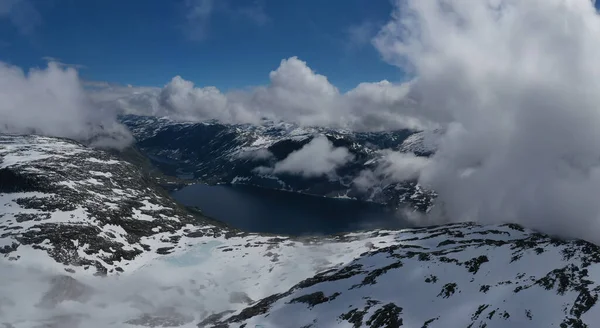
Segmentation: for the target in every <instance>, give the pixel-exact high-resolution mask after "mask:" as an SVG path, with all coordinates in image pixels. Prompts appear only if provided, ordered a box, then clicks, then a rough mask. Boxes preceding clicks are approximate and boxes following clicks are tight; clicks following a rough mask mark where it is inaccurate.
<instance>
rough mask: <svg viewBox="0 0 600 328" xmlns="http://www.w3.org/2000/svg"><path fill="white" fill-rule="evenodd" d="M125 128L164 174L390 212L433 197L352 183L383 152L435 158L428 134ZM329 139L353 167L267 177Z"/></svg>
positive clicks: (403, 186) (411, 186) (140, 123)
mask: <svg viewBox="0 0 600 328" xmlns="http://www.w3.org/2000/svg"><path fill="white" fill-rule="evenodd" d="M121 121H122V122H123V123H124V124H125V125H127V126H128V127H129V128H130V129H131V131H132V132H133V134H134V136H135V138H136V140H137V146H138V147H139V148H140V149H141V151H142V152H143V153H144V154H146V155H147V156H148V157H149V158H150V159H151V160H152V161H153V163H154V164H155V165H156V166H158V167H160V168H161V170H162V171H163V172H165V173H166V174H170V175H173V176H178V177H181V178H187V179H194V180H199V181H202V182H206V183H238V184H250V185H256V186H261V187H265V188H272V189H281V190H288V191H295V192H301V193H307V194H313V195H319V196H326V197H344V198H355V199H360V200H368V201H374V202H378V203H383V204H389V205H392V206H404V205H407V206H410V207H413V208H416V209H418V210H422V211H425V210H426V209H427V208H428V207H429V206H430V205H431V198H432V194H431V193H428V192H426V191H425V190H423V189H422V188H420V187H419V186H418V185H417V184H416V183H415V182H414V181H406V182H403V183H390V184H386V185H383V186H378V188H375V189H370V190H362V189H361V188H358V187H357V186H356V185H355V184H354V183H353V182H354V180H355V179H356V178H357V177H358V176H360V174H361V172H362V171H363V170H365V169H372V168H373V167H374V166H375V165H377V160H378V159H380V158H381V157H382V155H383V150H395V151H403V152H414V153H415V154H417V155H419V156H429V155H430V154H432V153H433V151H434V145H432V143H431V142H430V139H431V138H424V134H423V133H417V134H415V131H410V130H400V131H392V132H378V133H375V132H371V133H368V132H352V131H345V130H332V129H325V128H308V127H299V126H296V125H293V124H288V123H273V122H264V124H263V125H227V124H220V123H217V122H208V123H207V122H204V123H186V122H183V123H182V122H174V121H171V120H169V119H166V118H156V117H143V116H131V115H130V116H124V117H122V118H121ZM317 135H325V136H326V137H327V138H328V139H329V141H330V142H331V143H332V144H333V146H334V147H345V148H347V149H348V151H349V153H350V154H351V155H352V156H353V160H351V161H350V162H348V163H346V164H344V165H343V166H341V167H339V168H337V169H336V170H335V173H334V174H332V175H327V176H318V177H305V176H300V175H295V174H288V173H279V174H273V173H265V172H262V171H257V170H256V168H258V167H270V166H273V165H274V164H275V163H276V162H278V161H281V160H283V159H285V158H286V157H287V156H288V155H290V154H291V153H292V152H294V151H298V150H299V149H301V148H302V147H304V146H305V145H307V144H308V143H309V142H310V141H311V140H312V139H313V138H314V137H315V136H317Z"/></svg>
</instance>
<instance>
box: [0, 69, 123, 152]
mask: <svg viewBox="0 0 600 328" xmlns="http://www.w3.org/2000/svg"><path fill="white" fill-rule="evenodd" d="M0 132H4V133H37V134H43V135H51V136H58V137H66V138H72V139H76V140H80V141H83V142H88V143H92V144H93V145H97V146H110V147H123V146H126V145H127V144H128V143H129V142H131V141H132V137H131V135H130V133H129V132H128V131H127V129H126V128H125V127H124V126H122V125H120V124H118V123H117V122H116V119H115V114H114V112H111V111H107V110H102V109H100V108H97V107H96V106H95V105H94V104H93V102H92V101H91V100H90V99H89V97H88V95H87V94H86V92H85V90H84V89H83V87H82V85H81V83H80V81H79V77H78V75H77V71H76V70H75V69H72V68H61V67H60V66H59V65H58V64H56V63H49V64H48V68H46V69H43V70H40V69H32V70H31V71H29V73H28V74H25V73H24V72H23V71H22V70H21V69H20V68H18V67H15V66H10V65H8V64H5V63H2V62H0Z"/></svg>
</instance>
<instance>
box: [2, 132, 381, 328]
mask: <svg viewBox="0 0 600 328" xmlns="http://www.w3.org/2000/svg"><path fill="white" fill-rule="evenodd" d="M0 200H1V203H0V205H1V206H0V251H1V252H0V253H1V256H0V275H2V276H3V277H7V278H5V279H0V295H2V297H0V313H1V314H2V315H0V324H1V323H7V324H11V325H13V326H14V327H30V326H36V324H39V323H40V322H46V321H48V320H50V321H51V322H53V321H52V320H54V319H53V318H55V317H57V316H58V315H63V314H65V313H66V314H68V315H67V317H65V318H62V317H61V318H62V319H60V320H62V321H61V322H64V321H65V320H67V321H68V320H71V319H73V318H77V320H75V319H73V320H75V321H77V322H85V325H83V326H84V327H89V324H90V323H94V325H96V324H97V325H98V326H100V327H102V326H103V325H104V326H103V327H106V326H117V327H120V326H123V325H125V321H128V320H134V322H146V321H147V322H151V321H153V320H155V321H161V320H162V321H164V322H169V321H170V320H175V321H177V320H180V319H181V320H182V322H185V323H188V324H189V323H191V322H196V321H198V322H199V321H200V320H203V319H205V317H206V316H208V315H210V314H213V313H216V312H221V311H225V310H236V309H240V308H242V307H243V306H244V302H246V303H247V302H249V300H255V299H260V298H263V297H266V296H268V295H270V294H271V293H273V292H283V291H285V290H287V289H288V288H289V287H290V286H292V285H293V284H294V283H296V282H298V281H300V280H302V279H306V278H308V277H310V276H312V275H314V274H315V273H316V272H317V271H319V270H323V269H325V268H328V267H331V266H335V265H344V264H345V263H348V262H349V261H351V260H353V259H354V258H356V257H357V256H358V255H359V254H360V253H362V252H364V251H366V250H367V249H368V245H367V244H366V242H365V241H364V240H363V239H364V238H367V237H369V238H371V239H372V238H375V239H374V240H379V239H378V238H382V240H385V239H387V238H389V237H387V236H381V237H378V236H379V234H380V233H379V232H369V233H362V234H357V235H348V236H334V237H322V238H302V239H300V238H289V237H283V236H262V235H256V234H247V233H244V232H241V231H237V230H235V229H231V228H228V227H225V226H222V225H220V224H219V223H218V222H213V221H211V220H209V219H206V218H203V217H199V216H198V215H192V214H190V213H189V212H187V211H186V210H185V209H183V208H181V207H179V206H178V205H177V204H176V203H174V202H173V201H172V200H171V199H170V198H169V197H168V195H166V194H164V193H163V192H162V191H161V190H160V189H157V188H156V186H155V185H154V184H153V183H152V181H150V180H149V179H148V178H146V177H145V175H144V173H143V172H142V171H141V170H140V169H138V168H136V167H134V166H133V165H131V164H129V163H127V162H124V161H122V160H120V159H118V158H116V157H114V156H112V155H110V154H108V153H106V152H103V151H99V150H95V149H91V148H87V147H84V146H83V145H80V144H78V143H75V142H72V141H68V140H63V139H56V138H48V137H40V136H9V135H0ZM31 269H33V270H34V271H33V272H34V273H31V272H30V270H31ZM24 270H25V271H24ZM98 274H99V275H108V276H109V277H108V278H104V279H100V278H95V277H94V276H95V275H98ZM64 275H66V276H64ZM110 276H115V277H117V278H111V277H110ZM24 277H28V279H29V280H34V281H35V284H34V285H36V288H35V291H30V292H29V293H30V294H31V295H28V296H27V297H23V293H22V290H23V289H21V288H18V286H21V285H24V286H23V288H24V289H27V286H29V285H30V284H32V283H33V282H34V281H27V279H25V280H24ZM65 277H71V278H72V279H71V278H65ZM124 277H125V278H124ZM57 279H58V280H57ZM65 279H66V280H65ZM99 279H100V280H99ZM57 281H58V282H57ZM139 281H144V282H145V284H144V285H139V286H138V285H137V284H136V283H137V282H139ZM56 284H58V286H59V287H55V285H56ZM122 284H123V285H122ZM64 285H66V286H64ZM121 285H122V287H125V286H129V285H133V286H138V288H133V287H132V288H124V289H122V288H121ZM60 286H63V287H60ZM84 286H87V287H84ZM174 286H176V288H175V287H174ZM56 288H59V289H61V288H64V289H66V290H70V289H72V288H74V289H75V295H71V294H70V292H65V293H66V295H64V294H60V293H59V294H60V295H59V297H58V298H59V300H58V301H56V300H55V301H54V303H52V302H50V303H52V309H50V310H48V311H40V308H39V305H40V303H39V302H37V301H38V300H40V302H41V300H44V299H45V298H48V297H50V298H54V297H51V296H47V294H46V291H47V292H48V293H51V294H52V291H53V290H55V289H56ZM88 289H89V290H90V291H91V290H93V291H94V292H93V293H92V294H93V295H94V296H90V298H91V299H92V300H95V301H94V302H91V303H90V302H87V300H88V299H89V298H87V297H86V298H85V299H86V304H87V305H86V306H85V307H83V308H78V307H76V308H71V305H69V303H68V302H64V301H65V300H69V299H74V300H79V301H81V299H79V296H82V295H80V294H81V293H83V290H88ZM115 289H116V291H115ZM106 291H110V293H107V292H106ZM121 293H122V294H121ZM156 293H158V294H160V295H161V297H156ZM85 294H87V293H85ZM171 294H172V295H171ZM5 298H6V299H5ZM62 298H65V299H62ZM240 300H241V301H240ZM112 302H114V303H115V304H119V307H118V309H116V310H118V311H117V312H118V313H116V314H115V313H112V312H110V311H114V310H115V309H112V308H111V309H105V308H104V307H105V306H106V305H105V304H107V303H112ZM180 302H185V303H186V304H188V305H190V304H193V305H194V307H193V308H188V307H186V308H183V309H178V311H175V312H173V311H171V310H170V309H171V307H172V306H173V304H179V303H180ZM42 303H43V302H42ZM190 306H191V305H190ZM106 311H109V312H110V313H107V312H106ZM165 311H166V312H165ZM121 312H122V313H121ZM84 314H85V316H84V317H82V316H83V315H84ZM136 318H138V319H140V318H141V319H140V320H141V321H135V319H136ZM169 318H170V319H169ZM176 318H179V319H176ZM182 318H184V319H185V320H184V319H182ZM57 320H59V319H57ZM107 320H108V321H107ZM69 322H70V321H69ZM17 323H20V325H17Z"/></svg>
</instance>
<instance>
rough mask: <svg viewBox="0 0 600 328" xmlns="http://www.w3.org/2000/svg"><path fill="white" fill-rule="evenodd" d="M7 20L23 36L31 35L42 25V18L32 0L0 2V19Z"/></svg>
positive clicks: (2, 0) (3, 0)
mask: <svg viewBox="0 0 600 328" xmlns="http://www.w3.org/2000/svg"><path fill="white" fill-rule="evenodd" d="M2 18H6V19H9V20H10V22H11V23H12V24H13V25H14V26H15V27H16V28H17V29H18V30H19V32H20V33H21V34H23V35H31V34H33V32H34V31H35V29H36V28H37V27H38V26H39V25H40V24H41V23H42V16H41V15H40V13H39V12H38V10H37V9H36V8H35V6H34V5H33V3H31V1H30V0H0V19H2Z"/></svg>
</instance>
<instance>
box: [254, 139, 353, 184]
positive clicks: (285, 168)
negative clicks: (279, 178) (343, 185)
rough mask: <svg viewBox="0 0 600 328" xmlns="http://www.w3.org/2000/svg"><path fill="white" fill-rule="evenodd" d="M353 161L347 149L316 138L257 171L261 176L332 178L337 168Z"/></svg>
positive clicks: (327, 140)
mask: <svg viewBox="0 0 600 328" xmlns="http://www.w3.org/2000/svg"><path fill="white" fill-rule="evenodd" d="M353 159H354V155H352V154H351V153H350V151H349V150H348V148H346V147H335V146H334V145H333V143H332V142H331V141H329V139H327V137H325V136H318V137H315V138H313V139H312V140H311V141H310V142H309V143H307V144H306V145H304V147H302V148H300V149H299V150H296V151H294V152H292V153H291V154H289V155H288V156H287V157H286V158H284V159H283V160H281V161H279V162H277V163H275V165H274V166H273V167H272V168H271V167H259V168H257V171H258V172H260V173H263V174H296V175H301V176H303V177H305V178H315V177H321V176H334V175H335V171H336V170H337V169H338V168H339V167H342V166H343V165H345V164H346V163H348V162H350V161H352V160H353Z"/></svg>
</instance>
